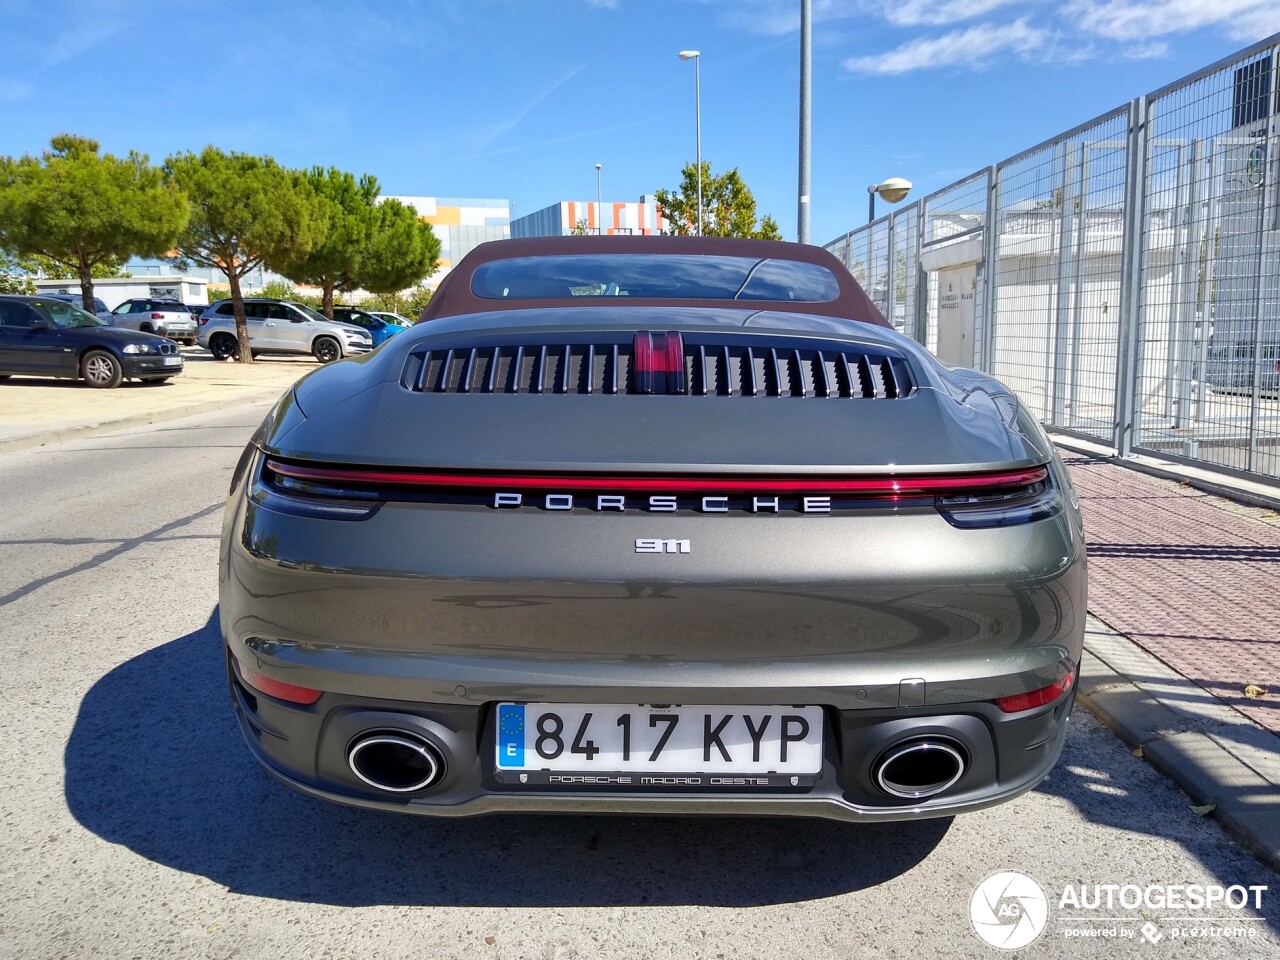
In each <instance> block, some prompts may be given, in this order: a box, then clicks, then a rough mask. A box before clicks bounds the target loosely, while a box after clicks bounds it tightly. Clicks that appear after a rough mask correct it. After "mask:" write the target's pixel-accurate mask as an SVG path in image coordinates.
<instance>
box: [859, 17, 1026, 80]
mask: <svg viewBox="0 0 1280 960" xmlns="http://www.w3.org/2000/svg"><path fill="white" fill-rule="evenodd" d="M1048 39H1049V32H1048V31H1047V30H1042V29H1040V28H1039V27H1033V26H1030V25H1029V24H1028V23H1027V19H1026V18H1025V17H1023V18H1022V19H1020V20H1015V21H1014V22H1013V23H1011V24H1009V25H1007V26H1003V27H994V26H991V25H989V24H978V25H977V26H973V27H969V28H968V29H966V30H954V31H952V32H951V33H945V34H943V35H942V36H940V37H917V38H916V39H915V40H909V41H907V42H906V43H904V44H902V46H900V47H898V48H896V49H894V50H889V51H888V52H886V53H877V54H872V55H870V56H864V57H851V58H850V59H848V60H846V61H845V62H844V66H845V69H846V70H852V71H854V72H856V73H878V74H901V73H910V72H911V71H913V70H937V69H940V68H943V67H960V68H963V69H968V70H981V69H984V68H985V67H989V66H991V65H992V61H993V59H994V57H995V55H996V54H999V53H1004V52H1007V51H1011V52H1013V53H1015V54H1017V55H1018V56H1021V57H1025V56H1027V55H1029V54H1031V53H1032V52H1034V51H1036V50H1038V49H1040V48H1042V47H1044V46H1045V44H1046V42H1047V41H1048Z"/></svg>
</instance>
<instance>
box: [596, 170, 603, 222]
mask: <svg viewBox="0 0 1280 960" xmlns="http://www.w3.org/2000/svg"><path fill="white" fill-rule="evenodd" d="M600 168H601V164H599V163H597V164H596V232H597V233H599V234H600V235H601V236H604V219H603V217H604V206H603V204H601V202H600Z"/></svg>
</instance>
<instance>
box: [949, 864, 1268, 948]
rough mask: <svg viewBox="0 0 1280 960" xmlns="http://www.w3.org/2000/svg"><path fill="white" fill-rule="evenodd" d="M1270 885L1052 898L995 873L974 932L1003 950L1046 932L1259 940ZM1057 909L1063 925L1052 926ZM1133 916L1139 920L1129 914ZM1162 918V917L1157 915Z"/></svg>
mask: <svg viewBox="0 0 1280 960" xmlns="http://www.w3.org/2000/svg"><path fill="white" fill-rule="evenodd" d="M1266 891H1267V888H1266V886H1265V885H1262V884H1255V885H1251V886H1246V885H1243V884H1231V885H1222V884H1211V883H1150V884H1146V885H1145V886H1144V885H1139V884H1133V883H1093V884H1087V883H1080V884H1068V885H1067V886H1065V887H1063V888H1062V891H1061V894H1060V895H1058V896H1056V897H1052V898H1051V897H1050V896H1048V895H1047V894H1046V893H1045V890H1044V888H1043V887H1041V886H1040V884H1038V883H1036V881H1034V880H1032V879H1031V878H1030V877H1028V876H1026V875H1025V874H1021V873H1017V872H1015V871H1012V870H1004V871H1001V872H1000V873H993V874H992V875H991V876H989V877H987V878H986V879H985V880H983V881H982V882H981V883H980V884H978V887H977V889H976V890H974V892H973V896H972V897H971V898H970V900H969V919H970V921H971V922H972V923H973V929H974V932H975V933H977V935H978V936H979V937H980V938H981V939H982V940H983V941H984V942H986V943H988V944H990V945H991V946H993V947H999V948H1000V949H1002V950H1018V949H1021V948H1022V947H1025V946H1027V945H1029V944H1031V943H1033V942H1035V941H1036V940H1038V939H1039V938H1040V937H1041V935H1044V934H1045V933H1046V931H1050V935H1056V936H1058V937H1060V938H1062V939H1067V940H1070V939H1087V940H1096V939H1103V940H1108V939H1110V940H1134V941H1138V940H1141V941H1143V942H1145V943H1148V944H1152V945H1154V944H1159V943H1161V942H1185V941H1188V940H1193V941H1194V940H1242V941H1247V940H1253V939H1256V938H1257V937H1259V936H1260V935H1261V933H1260V930H1259V926H1258V924H1259V918H1258V917H1256V916H1250V915H1248V914H1246V913H1245V911H1249V910H1261V909H1262V895H1263V894H1264V893H1266ZM1051 904H1052V906H1053V912H1054V913H1055V916H1054V917H1053V919H1054V920H1055V921H1056V927H1055V926H1051V925H1050V916H1049V914H1050V906H1051ZM1126 911H1132V912H1133V913H1135V914H1136V915H1134V916H1125V915H1123V914H1124V913H1125V912H1126ZM1153 914H1159V916H1153Z"/></svg>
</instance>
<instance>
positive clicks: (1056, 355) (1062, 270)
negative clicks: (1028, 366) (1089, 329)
mask: <svg viewBox="0 0 1280 960" xmlns="http://www.w3.org/2000/svg"><path fill="white" fill-rule="evenodd" d="M1077 152H1078V147H1077V145H1076V144H1074V143H1071V142H1070V141H1068V142H1067V143H1064V144H1063V145H1062V180H1061V181H1060V183H1059V186H1058V190H1059V191H1060V192H1059V197H1060V198H1061V199H1060V201H1059V210H1060V212H1059V214H1058V281H1057V291H1056V293H1057V296H1056V297H1055V298H1054V309H1053V354H1052V355H1053V369H1052V377H1051V380H1050V383H1051V390H1050V397H1051V402H1050V404H1049V416H1050V422H1051V423H1052V424H1053V425H1054V426H1055V427H1063V426H1066V425H1067V424H1066V420H1067V414H1066V406H1067V403H1066V392H1067V388H1066V381H1067V329H1068V324H1069V323H1071V319H1072V309H1071V279H1070V277H1071V269H1070V268H1071V253H1072V252H1073V246H1074V244H1073V242H1072V237H1073V236H1074V231H1073V230H1072V227H1073V226H1074V225H1075V221H1074V220H1073V217H1074V216H1075V192H1076V182H1075V180H1076V173H1077V172H1078V170H1077V168H1078V163H1079V161H1078V160H1077V158H1076V155H1077ZM1077 255H1078V252H1077Z"/></svg>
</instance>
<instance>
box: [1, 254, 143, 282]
mask: <svg viewBox="0 0 1280 960" xmlns="http://www.w3.org/2000/svg"><path fill="white" fill-rule="evenodd" d="M21 262H22V266H23V268H24V269H25V270H26V271H27V272H28V273H34V274H36V275H38V276H41V277H48V278H49V279H50V280H78V279H79V278H80V274H79V271H78V270H77V269H76V268H75V267H71V266H68V265H67V264H65V263H59V262H58V261H57V260H50V259H49V258H48V257H42V256H39V255H36V256H31V257H23V258H22V261H21ZM91 273H92V274H93V279H95V280H106V279H114V278H121V277H131V276H133V274H131V273H129V272H128V271H127V270H125V269H124V261H123V260H121V259H119V258H118V257H113V258H112V259H110V260H103V261H102V262H101V263H95V264H94V265H93V269H92V271H91Z"/></svg>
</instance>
